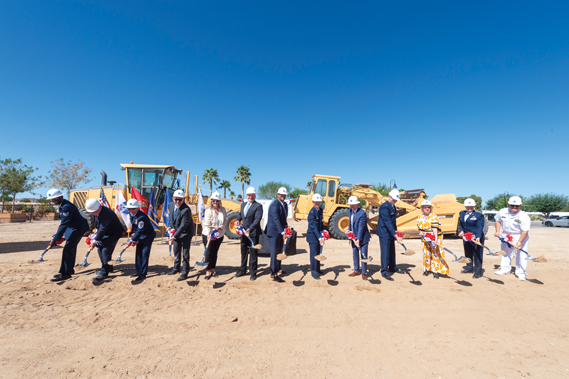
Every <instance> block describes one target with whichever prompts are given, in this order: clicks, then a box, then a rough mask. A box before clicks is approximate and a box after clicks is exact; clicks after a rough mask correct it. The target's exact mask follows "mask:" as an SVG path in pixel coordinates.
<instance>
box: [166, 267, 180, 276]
mask: <svg viewBox="0 0 569 379" xmlns="http://www.w3.org/2000/svg"><path fill="white" fill-rule="evenodd" d="M179 272H180V270H176V269H175V268H173V269H172V270H171V271H168V275H176V274H177V273H179Z"/></svg>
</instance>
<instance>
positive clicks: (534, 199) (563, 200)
mask: <svg viewBox="0 0 569 379" xmlns="http://www.w3.org/2000/svg"><path fill="white" fill-rule="evenodd" d="M525 204H526V207H527V210H528V211H530V212H541V213H543V214H545V217H546V218H547V217H549V214H550V213H551V212H559V211H561V210H562V209H563V208H565V207H566V206H568V205H569V198H567V196H565V195H558V194H554V193H539V194H536V195H533V196H531V197H530V198H529V199H527V200H526V201H525Z"/></svg>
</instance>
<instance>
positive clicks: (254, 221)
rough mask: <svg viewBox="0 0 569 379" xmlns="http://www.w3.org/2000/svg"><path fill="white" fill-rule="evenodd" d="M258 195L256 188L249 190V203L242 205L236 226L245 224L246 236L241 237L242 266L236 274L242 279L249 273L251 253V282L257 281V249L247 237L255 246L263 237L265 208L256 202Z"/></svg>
mask: <svg viewBox="0 0 569 379" xmlns="http://www.w3.org/2000/svg"><path fill="white" fill-rule="evenodd" d="M256 197H257V193H256V192H255V188H253V187H249V188H247V201H246V202H244V203H242V204H241V211H240V212H239V215H238V216H237V219H236V220H235V226H238V225H239V223H240V222H243V230H244V232H245V235H244V236H241V266H240V267H239V270H238V271H237V273H236V274H235V276H237V277H240V276H243V275H245V274H246V273H247V256H248V255H249V252H250V254H251V258H249V272H250V273H251V277H250V280H255V279H257V249H253V247H252V246H251V241H250V240H249V238H247V237H251V239H252V240H253V244H255V245H256V244H258V243H259V237H260V236H261V219H262V218H263V206H262V205H261V204H260V203H258V202H256V201H255V199H256Z"/></svg>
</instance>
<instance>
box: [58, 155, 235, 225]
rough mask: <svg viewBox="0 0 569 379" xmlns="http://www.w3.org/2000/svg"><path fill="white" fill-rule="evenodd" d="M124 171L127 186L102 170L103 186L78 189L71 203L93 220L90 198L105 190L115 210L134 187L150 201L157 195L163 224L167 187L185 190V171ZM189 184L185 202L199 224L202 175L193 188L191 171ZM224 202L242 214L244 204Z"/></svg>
mask: <svg viewBox="0 0 569 379" xmlns="http://www.w3.org/2000/svg"><path fill="white" fill-rule="evenodd" d="M121 169H122V170H123V171H125V173H126V178H125V179H126V184H122V183H119V184H117V182H116V181H107V174H106V173H105V171H101V185H100V186H96V187H87V188H78V189H74V190H72V191H71V192H70V194H69V201H71V202H72V203H73V204H75V205H76V206H77V207H78V208H79V209H80V210H81V213H82V214H83V216H84V217H85V218H87V219H88V220H91V217H90V215H89V214H88V213H87V212H86V211H85V210H84V208H85V201H86V200H87V199H89V198H94V199H99V198H100V195H101V189H103V191H104V193H105V197H106V198H107V201H108V202H109V205H110V207H111V209H114V208H115V205H116V201H117V200H116V199H117V194H118V192H119V191H121V192H122V195H123V197H124V198H125V200H126V201H128V200H130V198H131V190H132V187H134V188H136V190H137V191H138V192H140V194H141V195H142V196H144V197H145V198H146V199H149V197H150V189H152V190H153V192H154V200H155V202H156V214H157V215H158V219H159V220H160V221H161V219H162V208H163V205H164V198H165V196H166V188H168V190H169V191H170V195H172V194H173V193H174V191H175V190H177V189H182V186H181V183H180V179H179V176H181V174H182V172H183V171H182V170H180V169H177V168H175V167H174V166H168V165H145V164H133V163H132V162H130V163H129V164H121ZM185 184H186V186H185V191H184V198H185V202H186V203H187V204H188V205H190V207H191V209H192V215H193V218H194V223H195V224H196V225H199V221H198V217H197V212H196V210H197V203H198V197H199V195H198V176H197V175H196V176H195V178H194V184H195V186H190V172H189V171H187V172H186V183H185ZM194 190H195V191H194ZM203 200H204V204H207V203H208V201H209V198H208V196H203ZM221 202H222V206H224V207H225V209H226V210H227V213H228V214H230V213H231V212H236V211H239V209H240V206H241V203H239V202H238V201H234V200H231V199H222V200H221ZM117 217H118V216H117ZM119 219H120V217H119ZM121 222H122V219H121ZM90 226H91V228H92V220H91V221H90ZM161 229H162V230H163V229H164V226H161ZM196 230H197V231H198V233H199V232H200V231H199V228H197V229H196Z"/></svg>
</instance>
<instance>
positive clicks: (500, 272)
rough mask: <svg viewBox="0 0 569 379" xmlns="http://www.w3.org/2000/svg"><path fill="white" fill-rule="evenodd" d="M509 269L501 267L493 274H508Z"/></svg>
mask: <svg viewBox="0 0 569 379" xmlns="http://www.w3.org/2000/svg"><path fill="white" fill-rule="evenodd" d="M510 271H511V270H507V269H506V270H502V269H500V270H498V271H496V272H495V273H494V274H496V275H509V274H510Z"/></svg>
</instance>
